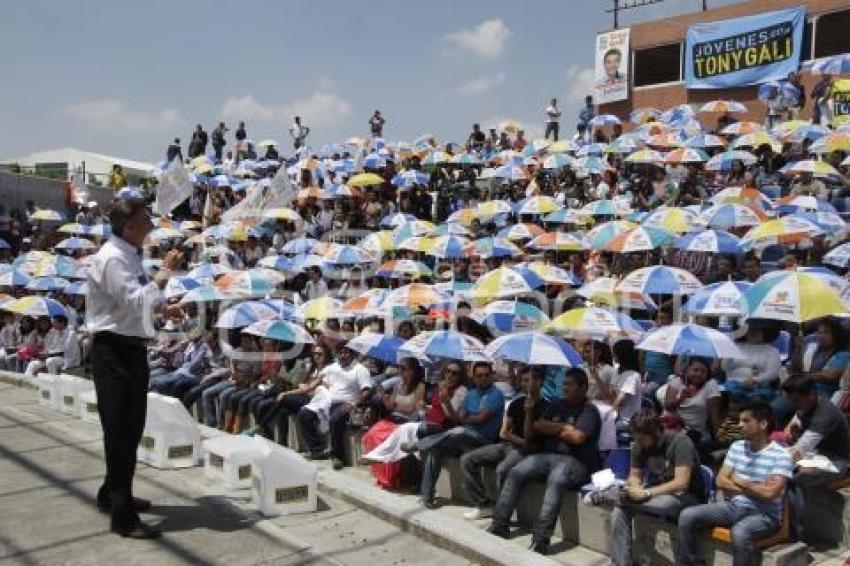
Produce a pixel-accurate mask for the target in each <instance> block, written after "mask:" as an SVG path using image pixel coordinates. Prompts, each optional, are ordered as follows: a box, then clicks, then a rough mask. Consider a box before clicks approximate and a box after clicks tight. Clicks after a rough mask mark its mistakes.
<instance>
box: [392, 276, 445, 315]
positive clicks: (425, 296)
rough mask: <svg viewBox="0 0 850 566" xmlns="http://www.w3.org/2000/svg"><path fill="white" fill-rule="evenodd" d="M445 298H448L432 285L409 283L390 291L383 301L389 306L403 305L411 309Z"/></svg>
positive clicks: (441, 300)
mask: <svg viewBox="0 0 850 566" xmlns="http://www.w3.org/2000/svg"><path fill="white" fill-rule="evenodd" d="M446 300H448V297H447V296H446V295H444V294H443V293H440V292H439V291H438V290H437V289H436V288H435V287H434V286H433V285H425V284H424V283H411V284H410V285H404V286H403V287H399V288H398V289H393V290H392V291H390V293H389V294H388V295H387V298H386V301H385V302H386V304H387V306H389V307H404V308H407V309H410V310H412V309H416V308H419V307H427V306H430V305H435V304H438V303H442V302H445V301H446Z"/></svg>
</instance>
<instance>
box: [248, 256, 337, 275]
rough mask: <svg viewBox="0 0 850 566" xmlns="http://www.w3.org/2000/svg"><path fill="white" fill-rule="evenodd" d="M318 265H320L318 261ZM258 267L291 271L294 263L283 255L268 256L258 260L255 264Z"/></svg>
mask: <svg viewBox="0 0 850 566" xmlns="http://www.w3.org/2000/svg"><path fill="white" fill-rule="evenodd" d="M320 263H322V262H321V261H320ZM257 265H259V266H260V267H268V268H269V269H277V270H278V271H293V270H294V265H295V261H294V260H293V259H292V258H291V257H288V256H285V255H270V256H267V257H264V258H262V259H260V261H258V262H257Z"/></svg>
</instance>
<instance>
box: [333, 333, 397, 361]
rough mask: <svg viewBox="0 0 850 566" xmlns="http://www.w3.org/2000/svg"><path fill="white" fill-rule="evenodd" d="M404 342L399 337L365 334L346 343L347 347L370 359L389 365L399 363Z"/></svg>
mask: <svg viewBox="0 0 850 566" xmlns="http://www.w3.org/2000/svg"><path fill="white" fill-rule="evenodd" d="M403 344H404V340H402V339H401V338H399V337H398V336H392V335H387V334H380V333H378V332H364V333H363V334H361V335H359V336H356V337H354V338H352V339H351V340H349V341H348V342H347V343H346V347H348V348H350V349H352V350H354V351H355V352H357V353H358V354H362V355H364V356H367V357H369V358H374V359H376V360H380V361H382V362H385V363H388V364H397V363H398V352H399V348H401V346H402V345H403Z"/></svg>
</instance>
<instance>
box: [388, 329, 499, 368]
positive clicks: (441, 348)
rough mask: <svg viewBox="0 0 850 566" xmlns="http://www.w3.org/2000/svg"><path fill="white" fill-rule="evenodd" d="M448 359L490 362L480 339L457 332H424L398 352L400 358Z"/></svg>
mask: <svg viewBox="0 0 850 566" xmlns="http://www.w3.org/2000/svg"><path fill="white" fill-rule="evenodd" d="M426 357H428V358H448V359H450V360H462V361H466V362H475V361H490V359H489V357H488V356H487V355H486V354H485V353H484V344H482V343H481V342H480V341H479V340H478V339H476V338H473V337H472V336H469V335H468V334H463V333H461V332H457V331H455V330H435V331H431V332H422V333H420V334H417V335H416V336H414V337H413V338H411V339H410V340H408V341H407V342H405V343H404V344H403V345H402V346H401V348H399V350H398V358H399V359H400V360H401V359H403V358H416V359H418V360H422V359H424V358H426Z"/></svg>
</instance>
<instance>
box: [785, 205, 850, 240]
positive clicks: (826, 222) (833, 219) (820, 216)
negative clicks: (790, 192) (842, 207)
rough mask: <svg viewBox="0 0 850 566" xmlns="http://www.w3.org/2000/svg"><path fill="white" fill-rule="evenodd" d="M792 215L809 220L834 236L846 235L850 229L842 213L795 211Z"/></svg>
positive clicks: (830, 235)
mask: <svg viewBox="0 0 850 566" xmlns="http://www.w3.org/2000/svg"><path fill="white" fill-rule="evenodd" d="M792 216H793V217H794V218H800V219H803V220H808V221H809V222H811V223H813V224H815V225H817V226H818V227H819V228H821V229H822V230H823V231H824V233H825V234H826V235H827V236H829V237H833V238H834V237H836V236H840V235H845V234H846V233H847V232H848V230H850V227H848V226H847V223H846V222H845V221H844V218H842V217H841V215H839V214H836V213H835V212H820V211H806V212H795V213H794V214H793V215H792Z"/></svg>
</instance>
